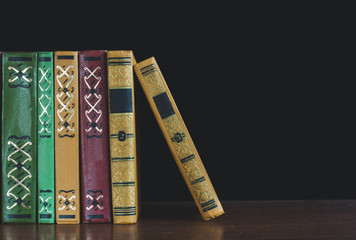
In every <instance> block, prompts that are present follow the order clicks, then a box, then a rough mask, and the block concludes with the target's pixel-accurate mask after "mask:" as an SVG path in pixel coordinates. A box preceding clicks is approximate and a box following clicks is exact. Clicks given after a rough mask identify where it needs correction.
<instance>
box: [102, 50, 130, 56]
mask: <svg viewBox="0 0 356 240" xmlns="http://www.w3.org/2000/svg"><path fill="white" fill-rule="evenodd" d="M118 56H120V57H131V56H133V52H132V50H109V51H107V57H108V58H112V57H118Z"/></svg>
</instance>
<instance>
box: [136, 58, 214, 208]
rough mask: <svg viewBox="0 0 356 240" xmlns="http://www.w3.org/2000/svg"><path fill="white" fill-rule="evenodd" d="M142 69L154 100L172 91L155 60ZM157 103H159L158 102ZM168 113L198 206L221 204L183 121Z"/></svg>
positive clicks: (174, 142) (165, 120)
mask: <svg viewBox="0 0 356 240" xmlns="http://www.w3.org/2000/svg"><path fill="white" fill-rule="evenodd" d="M136 70H137V69H136ZM139 73H140V74H141V76H142V79H143V81H144V85H145V87H146V89H147V92H148V94H149V95H150V97H152V99H153V102H155V100H154V99H155V97H156V96H159V95H162V94H167V95H170V93H169V92H168V93H167V90H166V87H165V84H164V80H162V78H161V76H160V74H159V69H158V67H156V66H155V64H154V63H153V64H149V65H146V66H144V67H142V68H139ZM169 104H171V103H168V105H169ZM166 105H167V104H166ZM156 107H158V106H157V103H156ZM158 111H159V109H158ZM173 112H174V111H173ZM166 115H167V114H166V113H164V114H161V119H162V122H163V126H164V129H165V131H166V133H167V134H168V137H169V139H170V141H171V143H172V146H173V148H174V151H175V154H176V155H177V157H178V159H179V161H177V164H178V165H181V169H183V170H182V171H184V175H185V176H186V177H187V182H188V183H187V184H190V186H191V189H192V194H193V195H194V198H195V199H196V200H197V201H198V204H199V206H198V207H199V208H200V210H201V212H202V213H205V212H208V211H210V210H213V209H215V208H218V205H220V203H218V202H216V201H215V198H214V193H215V191H214V189H213V188H212V186H211V184H210V182H209V181H208V179H206V178H205V176H204V173H205V169H203V168H202V166H201V164H199V162H200V160H199V159H198V156H196V155H195V154H194V152H195V151H194V149H193V148H194V147H193V146H192V145H191V144H190V142H189V140H188V137H189V136H188V135H189V134H188V133H185V130H184V129H185V127H184V126H183V123H182V122H181V121H180V119H179V117H178V116H177V114H176V113H169V116H167V117H166Z"/></svg>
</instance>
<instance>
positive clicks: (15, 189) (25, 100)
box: [2, 52, 37, 223]
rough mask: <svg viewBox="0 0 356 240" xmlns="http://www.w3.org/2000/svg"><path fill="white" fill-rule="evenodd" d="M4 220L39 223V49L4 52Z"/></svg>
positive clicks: (6, 221)
mask: <svg viewBox="0 0 356 240" xmlns="http://www.w3.org/2000/svg"><path fill="white" fill-rule="evenodd" d="M2 90H3V96H2V110H3V111H2V119H3V122H2V204H3V206H2V220H3V222H4V223H35V222H36V215H37V214H36V213H37V204H36V203H37V199H36V196H37V192H36V190H37V186H36V185H37V184H36V177H37V176H36V170H37V121H36V120H35V119H37V53H30V52H27V53H22V52H17V53H3V86H2Z"/></svg>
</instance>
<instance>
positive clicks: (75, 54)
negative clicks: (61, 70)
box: [54, 51, 78, 56]
mask: <svg viewBox="0 0 356 240" xmlns="http://www.w3.org/2000/svg"><path fill="white" fill-rule="evenodd" d="M54 54H55V55H56V56H63V55H73V56H78V51H55V52H54Z"/></svg>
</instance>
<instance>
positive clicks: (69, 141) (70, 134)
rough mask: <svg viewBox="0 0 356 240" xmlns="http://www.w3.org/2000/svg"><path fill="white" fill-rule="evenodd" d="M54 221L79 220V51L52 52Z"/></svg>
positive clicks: (71, 221) (76, 221)
mask: <svg viewBox="0 0 356 240" xmlns="http://www.w3.org/2000/svg"><path fill="white" fill-rule="evenodd" d="M54 73H55V74H54V78H55V79H54V82H55V84H54V89H55V90H54V99H55V101H54V110H55V118H54V121H55V125H54V126H55V139H54V141H55V148H54V149H55V151H54V152H55V189H56V195H55V197H56V203H55V206H56V222H57V223H59V224H61V223H64V224H65V223H69V224H70V223H79V222H80V188H79V113H78V111H79V101H78V99H79V95H78V94H79V89H78V52H76V51H74V52H73V51H56V52H55V55H54Z"/></svg>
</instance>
